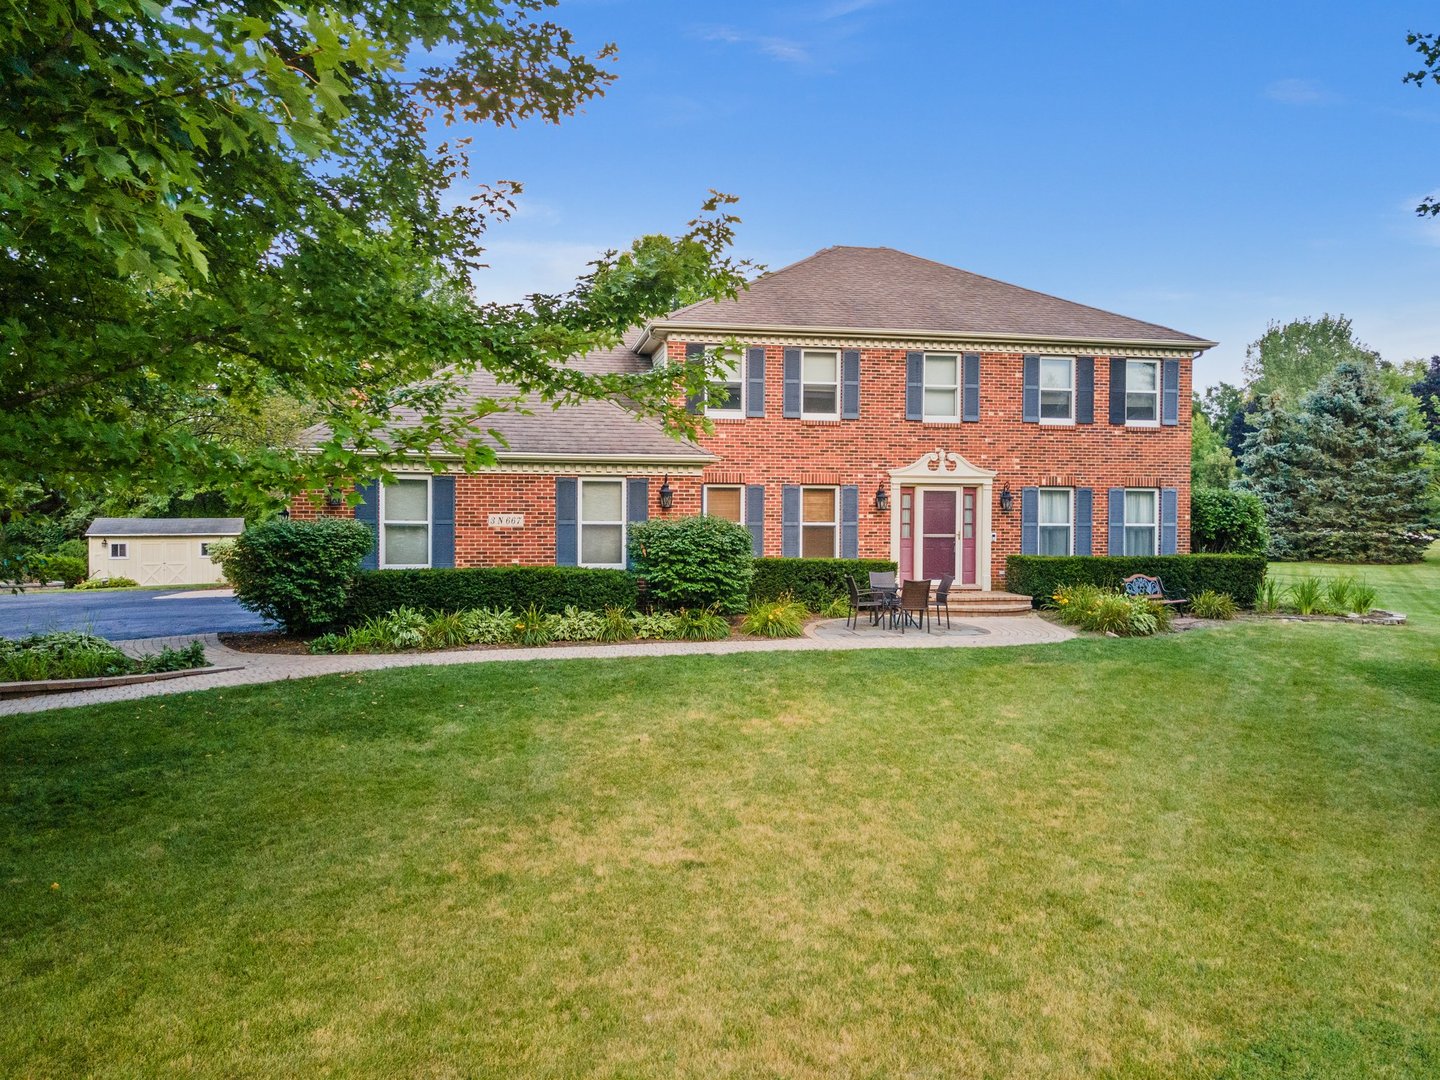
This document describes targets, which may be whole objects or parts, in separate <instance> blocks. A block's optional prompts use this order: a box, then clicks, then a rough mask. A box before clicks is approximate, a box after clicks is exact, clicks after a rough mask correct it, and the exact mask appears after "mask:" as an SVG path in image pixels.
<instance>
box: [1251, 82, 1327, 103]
mask: <svg viewBox="0 0 1440 1080" xmlns="http://www.w3.org/2000/svg"><path fill="white" fill-rule="evenodd" d="M1265 96H1266V97H1267V98H1269V99H1270V100H1271V101H1278V102H1280V104H1282V105H1329V104H1331V103H1333V102H1336V101H1338V100H1340V99H1339V98H1338V97H1337V96H1336V95H1335V94H1333V93H1331V92H1330V91H1329V90H1326V89H1325V87H1323V86H1321V85H1320V84H1319V83H1318V82H1316V81H1315V80H1314V79H1277V80H1276V81H1275V82H1272V83H1271V84H1270V85H1269V86H1267V87H1265Z"/></svg>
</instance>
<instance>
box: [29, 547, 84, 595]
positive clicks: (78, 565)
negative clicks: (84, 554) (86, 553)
mask: <svg viewBox="0 0 1440 1080" xmlns="http://www.w3.org/2000/svg"><path fill="white" fill-rule="evenodd" d="M89 574H90V565H89V563H88V562H87V561H86V560H85V559H77V558H75V557H74V556H73V555H46V556H45V557H44V558H43V559H42V560H41V562H40V576H41V577H42V578H44V579H45V580H47V581H59V582H63V583H64V585H65V587H66V588H67V589H73V588H74V587H75V586H76V585H79V584H80V582H82V581H84V580H85V578H86V577H88V576H89Z"/></svg>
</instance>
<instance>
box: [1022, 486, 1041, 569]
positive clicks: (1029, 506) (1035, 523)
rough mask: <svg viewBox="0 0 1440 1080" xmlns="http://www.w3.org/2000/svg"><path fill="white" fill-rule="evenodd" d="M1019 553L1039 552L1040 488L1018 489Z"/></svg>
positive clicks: (1032, 553) (1031, 553)
mask: <svg viewBox="0 0 1440 1080" xmlns="http://www.w3.org/2000/svg"><path fill="white" fill-rule="evenodd" d="M1020 554H1021V555H1038V554H1040V489H1039V488H1033V487H1027V488H1021V489H1020Z"/></svg>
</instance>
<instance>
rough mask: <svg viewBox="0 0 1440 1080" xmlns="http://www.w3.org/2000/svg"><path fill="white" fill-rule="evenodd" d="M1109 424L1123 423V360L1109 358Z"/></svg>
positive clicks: (1120, 358) (1113, 357) (1122, 358)
mask: <svg viewBox="0 0 1440 1080" xmlns="http://www.w3.org/2000/svg"><path fill="white" fill-rule="evenodd" d="M1110 423H1112V424H1123V423H1125V358H1124V357H1123V356H1112V357H1111V358H1110Z"/></svg>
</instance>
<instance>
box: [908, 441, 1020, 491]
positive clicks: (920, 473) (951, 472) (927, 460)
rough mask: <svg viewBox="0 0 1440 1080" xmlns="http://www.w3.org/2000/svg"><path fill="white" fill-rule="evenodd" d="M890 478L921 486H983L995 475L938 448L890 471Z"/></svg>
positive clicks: (959, 455)
mask: <svg viewBox="0 0 1440 1080" xmlns="http://www.w3.org/2000/svg"><path fill="white" fill-rule="evenodd" d="M890 478H891V479H892V480H902V481H910V482H916V483H922V484H924V483H930V484H934V483H946V484H966V483H969V484H985V483H989V482H990V481H991V480H994V479H995V473H994V471H993V470H991V469H982V468H980V467H979V466H978V465H972V464H971V463H970V462H969V461H967V460H966V459H965V457H964V456H963V455H961V454H956V453H953V452H951V451H949V450H946V449H945V448H944V447H938V448H936V449H935V450H934V451H933V452H931V453H929V454H921V455H920V457H919V458H918V459H916V461H915V462H913V463H912V464H910V465H906V466H905V467H904V468H901V469H891V470H890Z"/></svg>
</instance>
